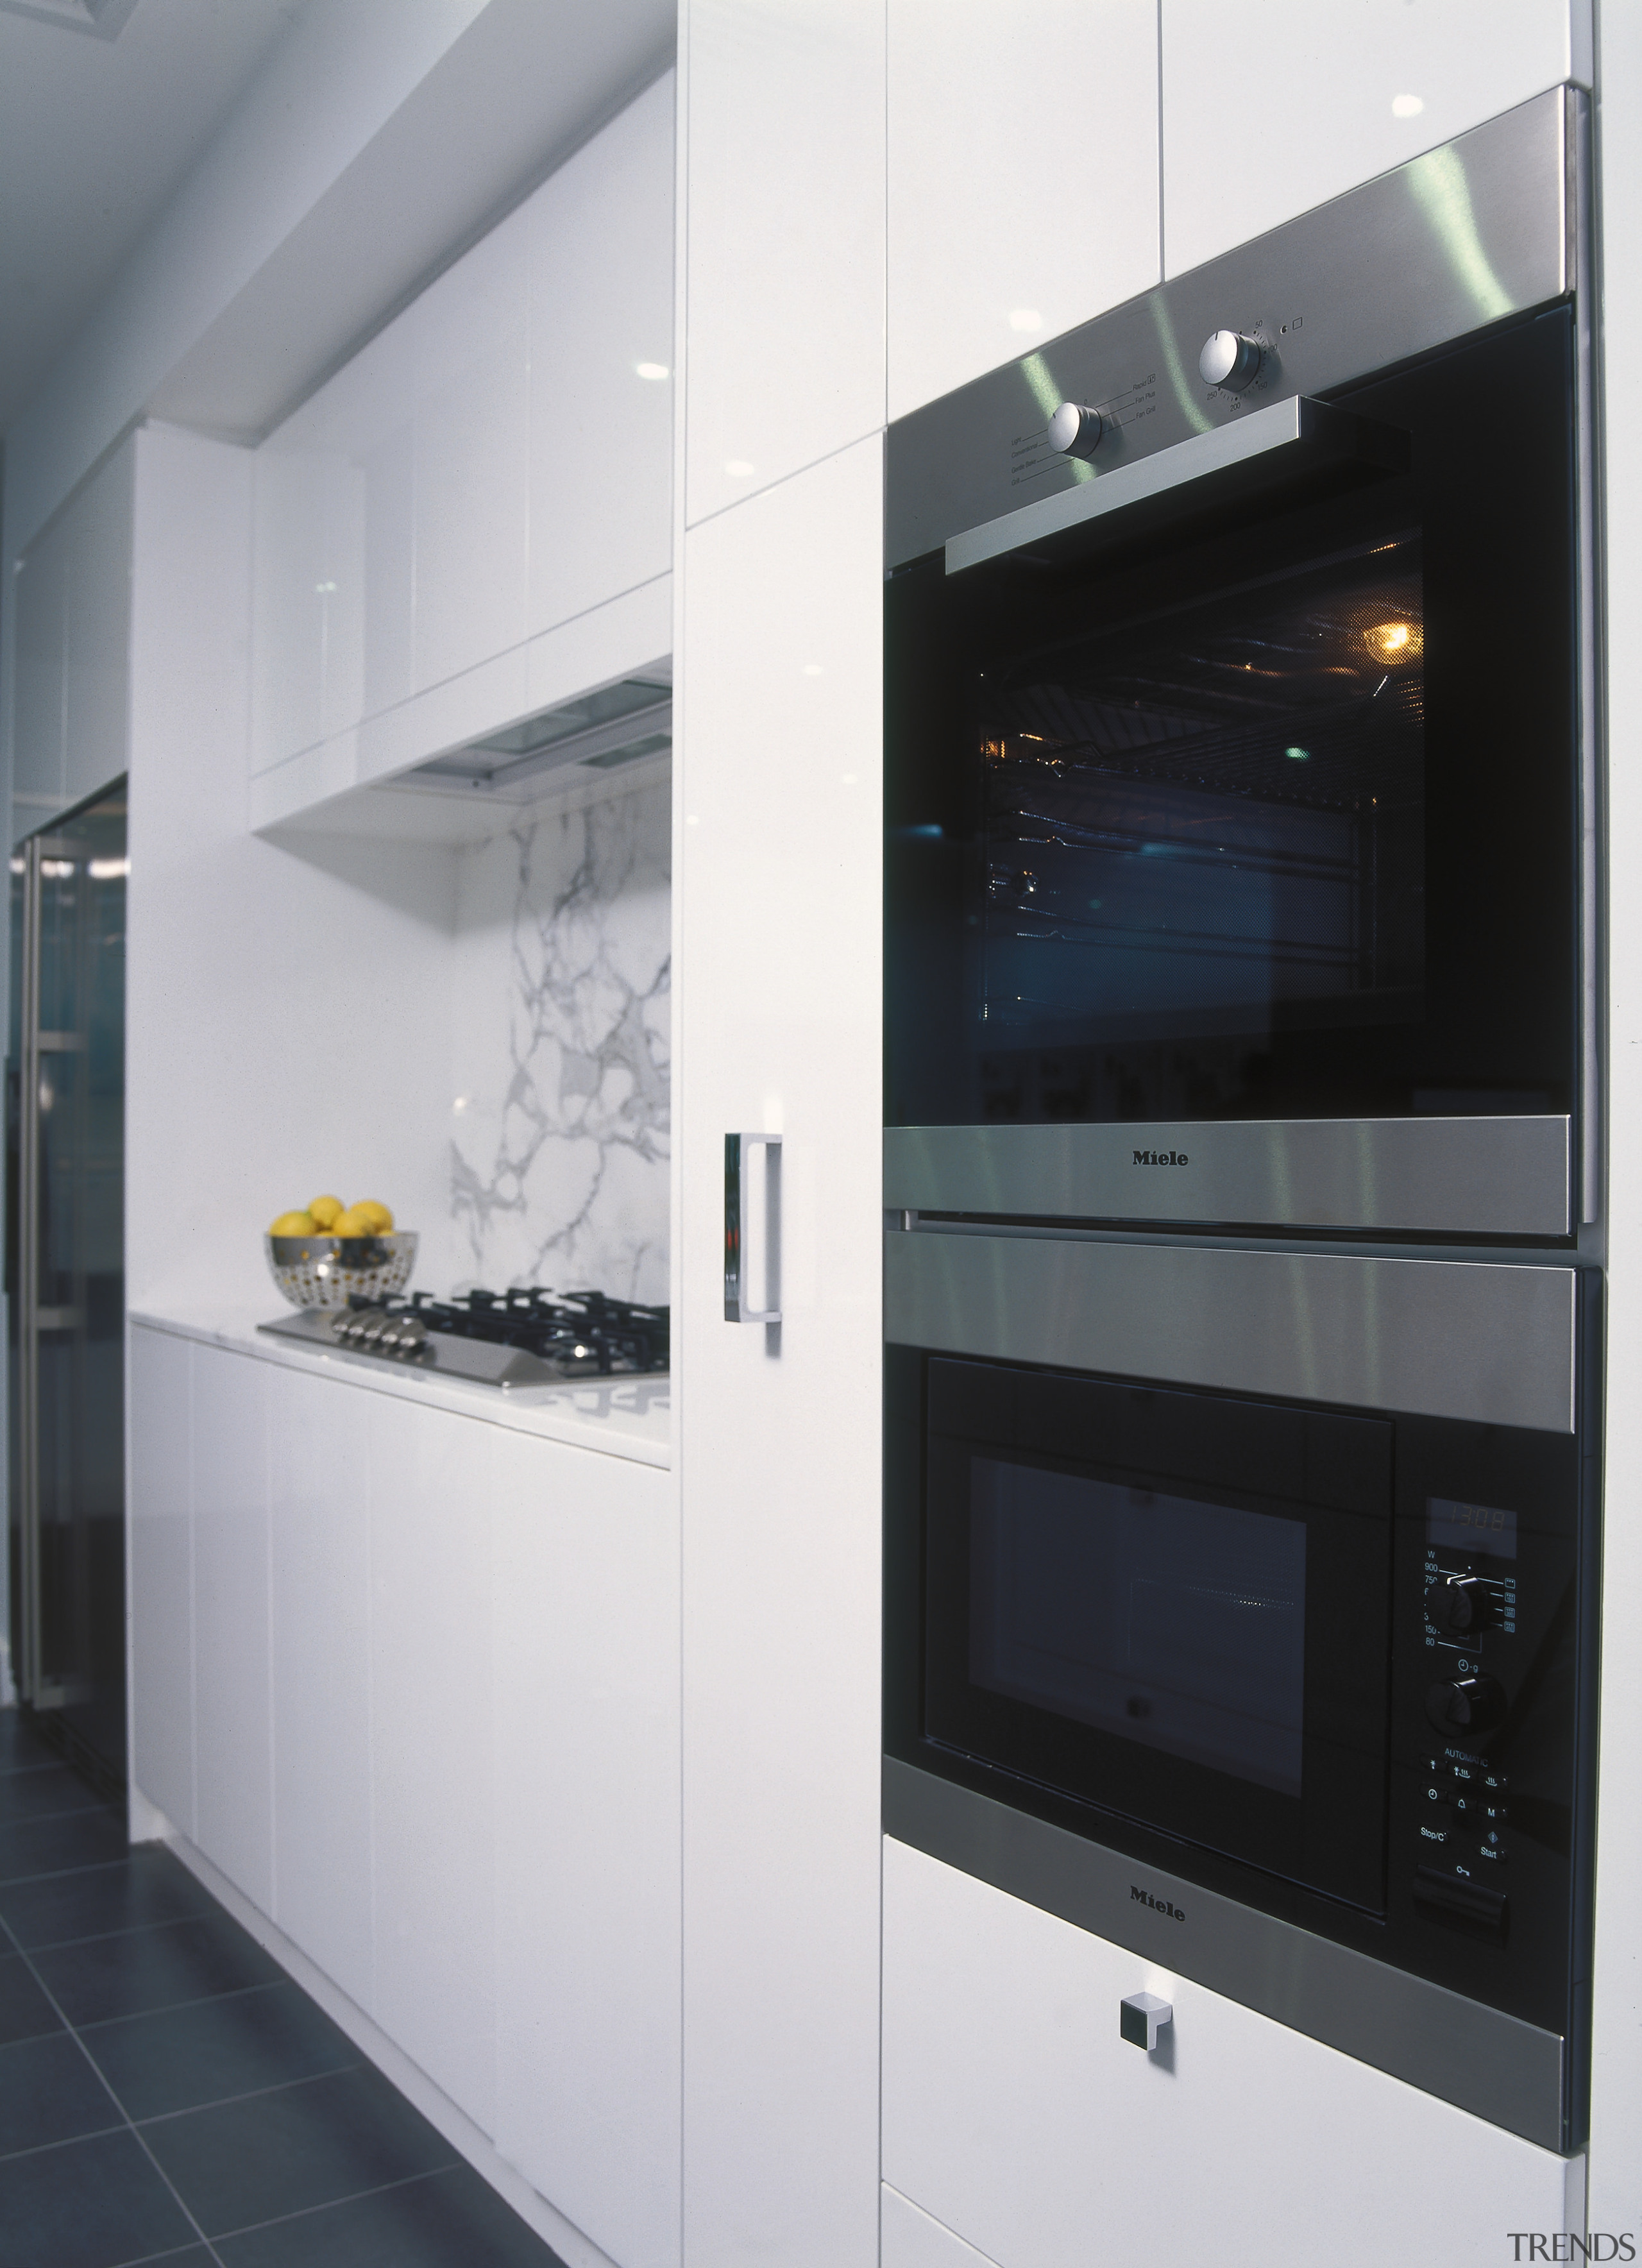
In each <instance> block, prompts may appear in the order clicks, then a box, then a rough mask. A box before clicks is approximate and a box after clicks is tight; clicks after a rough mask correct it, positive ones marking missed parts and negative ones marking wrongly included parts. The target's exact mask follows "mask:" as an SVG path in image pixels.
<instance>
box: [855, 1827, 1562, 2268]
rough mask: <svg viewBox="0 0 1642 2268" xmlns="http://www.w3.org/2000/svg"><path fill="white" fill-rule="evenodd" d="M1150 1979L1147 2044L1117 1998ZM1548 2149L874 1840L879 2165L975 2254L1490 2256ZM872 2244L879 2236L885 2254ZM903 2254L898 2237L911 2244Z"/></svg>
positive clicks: (1371, 2261)
mask: <svg viewBox="0 0 1642 2268" xmlns="http://www.w3.org/2000/svg"><path fill="white" fill-rule="evenodd" d="M1141 1991H1151V1992H1158V1993H1160V1995H1161V1996H1162V1997H1163V1998H1165V1999H1168V2000H1170V2001H1172V2003H1173V2004H1174V2023H1173V2025H1172V2026H1171V2028H1170V2031H1169V2033H1166V2034H1165V2036H1164V2037H1165V2040H1166V2041H1167V2048H1165V2047H1163V2046H1161V2045H1160V2048H1159V2050H1158V2051H1156V2052H1155V2053H1153V2054H1152V2055H1147V2054H1145V2053H1144V2052H1143V2051H1140V2050H1138V2049H1136V2048H1133V2047H1130V2046H1129V2045H1128V2044H1127V2043H1125V2042H1124V2041H1123V2040H1122V2039H1121V2038H1120V2037H1119V2035H1118V2004H1119V2002H1120V2001H1121V2000H1122V1999H1123V1996H1124V1995H1125V1994H1126V1993H1130V1992H1141ZM1565 2172H1566V2169H1565V2164H1564V2161H1563V2160H1562V2159H1560V2158H1558V2157H1555V2156H1553V2155H1552V2154H1550V2152H1549V2151H1545V2150H1540V2149H1536V2148H1535V2147H1534V2146H1533V2145H1532V2144H1531V2143H1528V2142H1523V2141H1520V2140H1519V2139H1517V2138H1516V2137H1515V2136H1514V2135H1512V2134H1507V2133H1506V2132H1503V2131H1502V2130H1501V2129H1500V2128H1498V2127H1497V2126H1491V2125H1488V2124H1484V2121H1482V2120H1481V2119H1478V2118H1474V2117H1470V2116H1469V2114H1468V2113H1467V2112H1465V2111H1463V2110H1454V2108H1453V2107H1452V2105H1450V2104H1448V2103H1446V2102H1439V2101H1437V2100H1436V2098H1435V2097H1434V2096H1432V2095H1423V2094H1421V2093H1420V2092H1419V2091H1418V2090H1417V2089H1416V2088H1411V2087H1408V2086H1405V2085H1404V2084H1403V2082H1402V2081H1401V2080H1395V2079H1388V2078H1387V2077H1386V2076H1385V2075H1384V2073H1381V2072H1376V2071H1372V2070H1370V2069H1369V2067H1368V2066H1366V2064H1359V2063H1356V2062H1354V2061H1352V2059H1351V2058H1350V2057H1347V2056H1343V2055H1340V2054H1337V2053H1336V2051H1334V2050H1333V2049H1331V2048H1326V2047H1322V2046H1320V2045H1319V2044H1318V2043H1316V2042H1315V2041H1314V2040H1308V2039H1306V2038H1303V2037H1302V2036H1300V2034H1299V2033H1297V2032H1292V2031H1289V2030H1288V2029H1286V2028H1285V2026H1283V2025H1281V2024H1277V2023H1273V2022H1272V2021H1270V2019H1269V2018H1267V2017H1264V2016H1258V2015H1255V2014H1252V2013H1251V2012H1250V2011H1249V2010H1248V2009H1247V2008H1244V2007H1240V2006H1239V2005H1238V2004H1237V2003H1236V2002H1235V2001H1232V2000H1226V1999H1222V1998H1221V1997H1220V1996H1219V1994H1218V1993H1214V1992H1207V1991H1205V1990H1204V1987H1203V1986H1201V1985H1193V1984H1191V1983H1189V1982H1187V1981H1186V1980H1184V1979H1182V1978H1180V1977H1169V1976H1166V1975H1165V1974H1164V1973H1163V1972H1162V1971H1160V1970H1157V1969H1155V1968H1153V1967H1152V1966H1151V1965H1150V1964H1149V1963H1147V1962H1144V1961H1142V1960H1141V1959H1140V1958H1139V1957H1138V1955H1133V1954H1130V1953H1125V1952H1123V1951H1122V1950H1121V1949H1120V1948H1118V1947H1116V1946H1113V1945H1109V1944H1108V1943H1106V1942H1105V1941H1104V1940H1101V1939H1100V1938H1095V1937H1092V1936H1090V1935H1088V1934H1087V1933H1086V1932H1085V1931H1082V1930H1079V1929H1074V1928H1072V1927H1071V1925H1070V1924H1069V1923H1066V1922H1063V1921H1060V1920H1057V1919H1056V1918H1054V1917H1053V1916H1052V1915H1049V1914H1045V1913H1041V1912H1040V1911H1038V1910H1037V1909H1036V1908H1035V1907H1033V1906H1029V1905H1025V1904H1021V1903H1020V1901H1019V1900H1017V1899H1014V1898H1010V1897H1005V1896H1004V1895H1003V1894H1002V1892H1000V1891H998V1890H995V1889H991V1888H990V1886H989V1885H987V1884H985V1883H983V1882H977V1881H973V1880H972V1879H971V1878H970V1877H969V1876H968V1875H966V1874H960V1873H958V1872H957V1871H955V1870H954V1868H952V1867H945V1866H942V1865H941V1864H940V1863H939V1861H938V1860H936V1859H930V1858H926V1857H925V1856H924V1854H923V1853H922V1852H917V1851H913V1850H909V1849H908V1848H907V1846H906V1845H902V1844H899V1843H895V1842H893V1841H887V1842H886V1844H885V1845H884V2177H885V2179H886V2181H887V2182H889V2183H893V2185H894V2186H895V2188H896V2189H897V2190H899V2191H901V2192H902V2195H903V2196H904V2197H907V2198H911V2199H912V2200H913V2201H914V2202H915V2203H916V2204H917V2205H919V2206H920V2207H921V2208H922V2209H923V2210H924V2212H926V2213H930V2214H931V2215H933V2217H934V2218H935V2219H936V2220H939V2221H940V2222H942V2223H943V2224H945V2226H946V2228H950V2229H953V2230H955V2231H956V2232H958V2234H960V2235H961V2236H962V2237H963V2238H964V2239H965V2240H966V2241H967V2242H969V2243H971V2244H973V2245H975V2246H976V2247H977V2248H978V2249H979V2250H981V2251H982V2252H983V2253H984V2254H985V2255H986V2256H987V2257H989V2258H990V2259H991V2260H993V2261H996V2262H997V2263H998V2268H1088V2263H1089V2261H1090V2259H1091V2257H1100V2258H1101V2259H1112V2260H1140V2259H1148V2260H1160V2261H1188V2260H1198V2259H1202V2260H1213V2261H1214V2262H1215V2263H1216V2264H1217V2268H1256V2264H1259V2268H1264V2264H1266V2263H1268V2262H1270V2261H1271V2260H1273V2259H1287V2258H1299V2257H1307V2258H1309V2257H1317V2258H1320V2259H1321V2258H1324V2257H1326V2258H1327V2259H1328V2260H1329V2263H1330V2264H1331V2268H1383V2264H1384V2263H1385V2262H1386V2261H1388V2260H1409V2261H1416V2260H1417V2261H1422V2262H1424V2261H1430V2262H1433V2263H1435V2262H1439V2261H1440V2262H1441V2263H1442V2264H1443V2268H1491V2264H1493V2263H1495V2262H1497V2261H1498V2259H1499V2258H1500V2257H1501V2255H1502V2248H1503V2246H1504V2244H1505V2241H1506V2240H1505V2235H1504V2232H1506V2230H1509V2229H1526V2230H1535V2229H1537V2230H1558V2229H1561V2228H1563V2226H1564V2221H1563V2212H1564V2198H1565V2187H1564V2185H1565ZM888 2257H889V2256H888V2255H887V2254H886V2258H888ZM915 2257H916V2256H915Z"/></svg>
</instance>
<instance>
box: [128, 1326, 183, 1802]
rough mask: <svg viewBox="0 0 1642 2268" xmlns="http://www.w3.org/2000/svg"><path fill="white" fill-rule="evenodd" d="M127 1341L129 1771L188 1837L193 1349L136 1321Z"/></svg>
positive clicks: (151, 1798) (148, 1795)
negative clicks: (129, 1596) (129, 1557)
mask: <svg viewBox="0 0 1642 2268" xmlns="http://www.w3.org/2000/svg"><path fill="white" fill-rule="evenodd" d="M129 1344H130V1353H129V1365H130V1366H129V1376H128V1379H127V1398H128V1407H129V1411H130V1472H129V1487H128V1501H129V1521H130V1553H131V1606H130V1625H129V1627H130V1638H131V1776H132V1778H133V1779H134V1780H135V1781H136V1785H137V1786H138V1787H139V1788H141V1790H142V1791H143V1793H144V1795H145V1796H147V1797H148V1799H149V1800H150V1802H151V1803H156V1804H158V1806H159V1808H160V1809H161V1810H162V1811H163V1812H164V1813H165V1815H166V1817H167V1818H168V1819H169V1820H170V1821H171V1822H172V1823H173V1825H174V1826H176V1827H178V1828H180V1830H181V1831H182V1833H183V1834H185V1835H187V1836H189V1837H192V1835H193V1833H194V1572H193V1557H194V1522H193V1463H194V1460H193V1448H192V1425H191V1422H190V1412H191V1403H192V1396H193V1364H192V1361H191V1359H190V1358H191V1356H192V1353H193V1350H192V1348H191V1347H190V1345H189V1344H188V1341H187V1340H186V1339H179V1338H173V1337H172V1336H171V1334H170V1333H169V1332H168V1331H149V1330H144V1329H142V1328H141V1327H140V1326H137V1325H134V1326H133V1328H132V1330H131V1336H130V1343H129Z"/></svg>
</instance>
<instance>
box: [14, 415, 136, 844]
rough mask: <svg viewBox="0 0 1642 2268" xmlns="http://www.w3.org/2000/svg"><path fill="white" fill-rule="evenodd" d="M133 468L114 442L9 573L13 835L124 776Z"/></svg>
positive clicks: (130, 455)
mask: <svg viewBox="0 0 1642 2268" xmlns="http://www.w3.org/2000/svg"><path fill="white" fill-rule="evenodd" d="M135 457H136V450H135V446H134V444H133V443H132V442H131V441H130V440H127V441H125V442H124V443H122V444H121V446H120V447H119V448H118V449H116V450H115V451H114V454H113V455H112V456H111V457H110V458H109V459H108V460H107V463H106V464H104V465H102V466H100V467H99V468H98V470H97V471H96V472H94V473H93V474H92V475H91V477H90V478H89V479H88V480H87V481H85V482H84V483H83V484H82V486H81V487H80V488H79V489H78V490H76V492H75V494H74V495H73V496H72V497H70V500H69V502H68V503H67V504H65V505H64V506H63V510H62V511H61V512H59V513H58V514H57V515H56V517H55V519H52V520H51V521H50V522H48V525H47V527H45V528H44V529H43V530H42V531H41V532H40V534H39V535H38V536H36V538H35V539H34V541H33V543H31V544H30V546H29V548H28V549H27V550H26V552H25V553H24V554H23V556H22V557H21V559H20V560H18V563H17V572H16V578H15V579H16V585H17V615H16V646H17V665H16V671H15V687H16V689H15V694H14V699H13V709H12V725H13V736H14V738H13V766H14V772H13V780H12V790H11V800H12V827H13V830H14V833H15V834H16V835H19V836H20V835H26V834H29V833H30V832H32V831H33V828H37V827H39V826H40V825H41V824H42V823H43V822H44V821H47V820H48V819H49V818H50V817H51V815H52V814H53V813H54V812H57V811H65V810H67V809H68V808H69V807H70V806H72V805H74V804H77V803H79V802H81V801H83V800H84V799H85V797H86V796H88V795H91V794H92V793H94V792H95V791H96V790H97V789H99V788H101V787H106V786H107V784H108V783H109V782H110V781H111V780H114V779H118V778H119V777H120V775H121V772H122V771H124V770H125V769H126V761H127V753H126V752H127V741H128V738H129V726H128V712H129V697H130V649H131V527H132V480H133V466H134V462H135Z"/></svg>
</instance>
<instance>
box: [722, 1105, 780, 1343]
mask: <svg viewBox="0 0 1642 2268" xmlns="http://www.w3.org/2000/svg"><path fill="white" fill-rule="evenodd" d="M760 1143H762V1145H763V1147H764V1152H765V1155H766V1158H767V1160H768V1167H767V1170H768V1176H769V1178H768V1180H767V1181H766V1182H765V1185H764V1186H765V1209H764V1219H765V1231H764V1233H765V1240H766V1251H767V1255H768V1265H767V1269H766V1274H765V1291H766V1294H767V1296H769V1295H773V1298H774V1305H773V1306H771V1307H749V1306H748V1305H747V1237H746V1225H747V1160H748V1157H749V1155H750V1153H751V1152H752V1151H753V1150H754V1149H755V1147H757V1145H759V1144H760ZM780 1285H781V1137H780V1135H779V1134H726V1135H725V1138H724V1319H725V1322H726V1323H778V1322H780V1321H781V1289H780Z"/></svg>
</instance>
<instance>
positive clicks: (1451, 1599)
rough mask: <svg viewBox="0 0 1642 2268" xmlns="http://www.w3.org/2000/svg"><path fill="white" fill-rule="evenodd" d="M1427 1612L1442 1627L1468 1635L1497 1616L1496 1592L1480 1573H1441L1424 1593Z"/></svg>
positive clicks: (1492, 1622) (1483, 1627)
mask: <svg viewBox="0 0 1642 2268" xmlns="http://www.w3.org/2000/svg"><path fill="white" fill-rule="evenodd" d="M1425 1612H1426V1613H1427V1614H1428V1615H1429V1616H1430V1617H1431V1619H1432V1622H1434V1623H1435V1624H1436V1625H1437V1627H1438V1629H1439V1630H1447V1631H1457V1632H1459V1633H1460V1634H1461V1635H1462V1636H1463V1637H1466V1638H1469V1637H1472V1636H1474V1635H1475V1633H1476V1631H1485V1630H1488V1629H1491V1627H1492V1625H1493V1624H1494V1623H1495V1622H1496V1621H1497V1620H1498V1616H1497V1615H1496V1614H1495V1611H1494V1595H1493V1593H1492V1592H1491V1590H1490V1589H1489V1587H1488V1586H1487V1584H1486V1583H1484V1581H1483V1580H1482V1578H1481V1577H1480V1576H1478V1575H1441V1576H1439V1578H1438V1580H1436V1581H1435V1582H1434V1583H1433V1584H1432V1587H1431V1588H1430V1590H1428V1591H1427V1592H1426V1594H1425Z"/></svg>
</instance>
